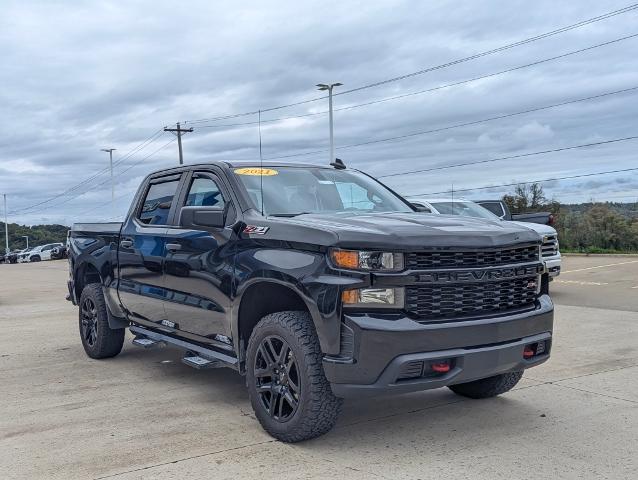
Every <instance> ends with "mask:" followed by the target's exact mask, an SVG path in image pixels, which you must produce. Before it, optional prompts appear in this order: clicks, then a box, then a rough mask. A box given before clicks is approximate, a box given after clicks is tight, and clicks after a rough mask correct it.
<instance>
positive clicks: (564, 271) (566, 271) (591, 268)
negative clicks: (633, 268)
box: [560, 260, 638, 275]
mask: <svg viewBox="0 0 638 480" xmlns="http://www.w3.org/2000/svg"><path fill="white" fill-rule="evenodd" d="M630 263H638V260H632V261H630V262H618V263H608V264H607V265H596V266H595V267H586V268H577V269H576V270H563V271H562V272H560V273H561V274H563V275H564V274H565V273H573V272H583V271H585V270H594V269H596V268H607V267H615V266H616V265H628V264H630Z"/></svg>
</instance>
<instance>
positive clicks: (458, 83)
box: [197, 33, 638, 128]
mask: <svg viewBox="0 0 638 480" xmlns="http://www.w3.org/2000/svg"><path fill="white" fill-rule="evenodd" d="M635 37H638V33H634V34H632V35H627V36H624V37H620V38H616V39H614V40H610V41H608V42H603V43H598V44H596V45H592V46H590V47H585V48H580V49H578V50H573V51H571V52H567V53H564V54H561V55H556V56H554V57H549V58H544V59H542V60H538V61H535V62H531V63H526V64H524V65H519V66H516V67H512V68H508V69H506V70H500V71H498V72H493V73H488V74H486V75H480V76H478V77H473V78H469V79H466V80H461V81H458V82H453V83H447V84H444V85H439V86H436V87H432V88H428V89H425V90H419V91H416V92H410V93H404V94H401V95H393V96H390V97H385V98H380V99H377V100H371V101H369V102H364V103H358V104H355V105H348V106H346V107H339V108H335V109H334V111H335V112H341V111H344V110H352V109H356V108H361V107H367V106H370V105H376V104H379V103H384V102H389V101H394V100H400V99H403V98H408V97H413V96H416V95H422V94H424V93H431V92H435V91H438V90H442V89H445V88H450V87H456V86H459V85H464V84H468V83H471V82H476V81H478V80H485V79H487V78H492V77H496V76H498V75H503V74H505V73H510V72H514V71H517V70H521V69H523V68H528V67H532V66H536V65H540V64H543V63H547V62H551V61H553V60H558V59H561V58H565V57H569V56H571V55H577V54H579V53H583V52H586V51H589V50H593V49H596V48H600V47H605V46H608V45H612V44H614V43H618V42H622V41H624V40H629V39H632V38H635ZM327 113H328V110H322V111H320V112H312V113H304V114H300V115H289V116H285V117H279V118H271V119H266V120H262V121H261V123H262V124H264V123H273V122H280V121H284V120H292V119H296V118H305V117H314V116H318V115H325V114H327ZM257 123H258V122H257V121H251V122H241V123H231V124H216V125H198V127H197V128H232V127H242V126H248V125H256V124H257Z"/></svg>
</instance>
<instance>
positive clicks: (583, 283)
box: [554, 280, 638, 288]
mask: <svg viewBox="0 0 638 480" xmlns="http://www.w3.org/2000/svg"><path fill="white" fill-rule="evenodd" d="M554 281H555V282H556V283H569V284H572V285H596V286H601V285H609V283H607V282H581V281H579V280H554ZM633 288H638V287H633Z"/></svg>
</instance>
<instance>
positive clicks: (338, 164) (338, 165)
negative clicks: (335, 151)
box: [330, 158, 346, 170]
mask: <svg viewBox="0 0 638 480" xmlns="http://www.w3.org/2000/svg"><path fill="white" fill-rule="evenodd" d="M330 165H332V166H333V167H335V168H336V169H337V170H344V169H345V168H346V164H345V163H343V161H342V160H341V159H340V158H335V161H334V162H330Z"/></svg>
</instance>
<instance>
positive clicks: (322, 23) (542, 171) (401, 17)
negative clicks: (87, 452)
mask: <svg viewBox="0 0 638 480" xmlns="http://www.w3.org/2000/svg"><path fill="white" fill-rule="evenodd" d="M624 6H625V3H622V2H620V1H613V2H606V3H605V4H604V5H602V4H600V2H594V1H585V2H575V3H571V4H560V3H557V2H551V1H549V0H542V1H539V2H534V3H533V4H530V3H529V2H523V1H522V0H520V1H509V2H505V1H491V2H488V3H487V4H481V5H475V4H472V3H467V4H460V5H459V4H458V2H451V1H449V2H436V3H433V2H407V1H393V2H383V3H379V4H374V3H371V2H325V1H323V2H292V1H287V2H276V3H275V4H272V3H270V4H265V3H263V2H256V1H249V2H241V3H237V2H230V1H227V2H205V1H199V2H191V3H189V5H188V8H186V7H183V8H176V6H175V4H174V3H168V2H136V3H133V2H128V3H121V2H115V1H104V2H99V3H78V2H70V1H63V0H58V1H54V2H48V1H47V2H45V1H40V2H28V3H26V2H18V1H17V0H15V1H9V2H5V4H3V16H2V18H0V41H1V42H2V45H3V50H2V53H0V61H1V62H2V63H1V64H2V66H3V67H2V69H0V85H2V88H1V89H0V104H2V105H3V115H2V117H0V191H2V192H7V193H8V194H9V202H10V211H17V212H16V213H15V214H13V215H12V216H11V219H10V220H11V221H15V222H20V223H39V222H62V223H67V224H69V223H72V222H74V221H88V220H103V219H106V218H109V217H111V216H113V213H112V210H111V208H110V206H108V205H106V206H103V204H105V203H107V202H108V200H109V196H110V187H109V184H108V183H106V184H104V185H102V186H97V185H98V184H100V183H102V182H104V181H106V180H107V179H108V176H107V175H104V174H103V175H100V176H98V177H97V178H96V179H95V180H94V181H92V182H90V183H89V184H87V185H84V186H82V187H80V188H78V189H77V190H74V191H73V192H72V194H71V195H66V196H62V197H60V198H59V199H56V200H55V201H53V202H50V203H48V204H46V205H44V206H43V207H41V208H37V209H32V210H26V211H22V212H21V211H20V209H23V208H25V207H28V206H29V205H33V204H35V203H38V202H41V201H43V200H45V199H47V198H49V197H51V196H53V195H57V194H60V193H62V192H64V191H65V190H67V189H68V188H70V187H73V186H74V185H75V184H77V183H78V182H80V181H81V180H83V179H85V178H88V177H89V176H91V175H93V174H94V173H96V172H99V171H100V170H103V169H104V168H105V167H106V165H107V156H106V154H104V153H103V152H100V151H99V149H100V148H103V147H106V146H113V147H116V148H117V149H118V150H117V152H116V157H115V158H116V161H117V159H118V158H120V157H121V156H122V155H124V154H125V153H126V152H128V151H129V150H131V149H132V148H134V147H136V146H137V145H138V144H139V143H140V142H142V141H143V140H144V139H145V138H147V137H149V136H150V135H151V134H152V133H153V132H155V131H157V130H158V129H160V128H161V127H162V126H163V125H165V124H168V123H174V122H175V121H178V120H182V121H184V120H189V119H199V118H207V117H216V116H220V115H226V114H232V113H237V112H244V111H252V110H256V109H258V108H262V109H263V108H268V107H272V106H276V105H280V104H286V103H291V102H296V101H299V100H303V99H308V98H314V97H317V96H320V94H319V93H318V92H316V91H315V90H314V87H313V86H314V84H315V83H317V82H328V81H341V82H343V83H344V84H345V86H344V87H343V89H346V88H354V87H357V86H360V85H364V84H368V83H373V82H376V81H379V80H383V79H385V78H388V77H393V76H397V75H401V74H404V73H408V72H410V71H415V70H419V69H422V68H427V67H428V66H433V65H437V64H440V63H445V62H447V61H450V60H454V59H457V58H461V57H465V56H468V55H472V54H474V53H477V52H480V51H482V50H488V49H490V48H494V47H498V46H500V45H504V44H507V43H511V42H514V41H517V40H520V39H523V38H526V37H529V36H533V35H537V34H539V33H543V32H546V31H549V30H552V29H554V28H558V27H561V26H564V25H567V24H570V23H574V22H576V21H579V20H582V19H585V18H589V17H592V16H594V15H597V14H601V13H604V12H606V11H610V10H613V9H617V8H622V7H624ZM637 18H638V14H637V13H629V14H625V15H621V16H617V17H614V18H611V19H609V20H605V21H602V22H599V23H597V24H594V25H590V26H587V27H584V28H581V29H577V30H574V31H571V32H567V33H565V34H561V35H559V36H555V37H552V38H548V39H545V40H542V41H539V42H534V43H530V44H528V45H525V46H523V47H519V48H515V49H511V50H507V51H504V52H501V53H499V54H496V55H492V56H488V57H484V58H481V59H478V60H476V61H472V62H467V63H463V64H459V65H456V66H454V67H450V68H446V69H442V70H437V71H435V72H431V73H429V74H426V75H421V76H417V77H413V78H410V79H406V80H404V81H400V82H395V83H391V84H388V85H384V86H381V87H377V88H372V89H368V90H363V91H360V92H355V93H353V94H349V95H339V96H337V97H336V98H335V106H336V107H337V108H339V107H347V106H353V105H356V104H358V103H363V102H369V101H371V100H377V99H381V98H385V97H388V96H393V95H401V94H404V93H410V92H414V91H419V90H424V89H428V88H434V87H437V86H440V85H444V84H447V83H453V82H459V81H462V80H465V79H469V78H473V77H476V76H480V75H486V74H489V73H492V72H496V71H500V70H504V69H508V68H512V67H516V66H519V65H523V64H526V63H529V62H533V61H537V60H541V59H544V58H547V57H549V56H553V55H560V54H562V53H566V52H569V51H572V50H576V49H579V48H585V47H588V46H591V45H594V44H597V43H602V42H605V41H609V40H613V39H615V38H618V37H621V36H624V35H630V34H633V33H637V32H636V31H634V30H635V25H636V19H637ZM637 44H638V39H631V40H627V41H625V42H620V43H617V44H614V45H609V46H606V47H601V48H599V49H594V50H590V51H588V52H584V53H582V54H578V55H573V56H570V57H567V58H564V59H561V60H556V61H553V62H547V63H544V64H541V65H537V66H534V67H530V68H524V69H520V70H517V71H515V72H510V73H507V74H503V75H500V76H496V77H492V78H488V79H484V80H480V81H476V82H471V83H466V84H463V85H459V86H456V87H450V88H445V89H440V90H437V91H434V92H430V93H425V94H421V95H415V96H410V97H406V98H403V99H400V100H396V101H390V102H383V103H378V104H375V105H370V106H367V107H362V108H354V109H350V110H343V111H338V112H337V113H336V116H335V127H336V142H337V146H344V145H350V144H355V143H361V142H367V141H370V140H376V139H381V138H387V137H394V136H401V135H407V134H411V133H414V132H418V131H423V130H432V129H438V128H443V127H446V126H450V125H454V124H458V123H464V122H471V121H475V120H479V119H483V118H487V117H492V116H496V115H501V114H505V113H512V112H516V111H521V110H525V109H529V108H534V107H537V106H542V105H549V104H552V103H556V102H561V101H565V100H570V99H576V98H580V97H586V96H589V95H596V94H599V93H603V92H607V91H612V90H617V89H622V88H628V87H633V86H638V65H637V64H636V62H635V54H634V52H635V50H636V47H637ZM343 89H342V90H343ZM637 95H638V93H636V92H629V93H625V94H622V95H617V96H610V97H605V98H601V99H597V100H592V101H589V102H583V103H578V104H573V105H568V106H563V107H559V108H555V109H549V110H543V111H539V112H534V113H530V114H525V115H520V116H515V117H510V118H507V119H502V120H496V121H491V122H485V123H478V124H475V125H471V126H467V127H463V128H454V129H449V130H443V131H439V132H436V133H429V134H424V135H418V136H413V137H410V138H406V139H404V140H400V141H399V140H397V141H391V142H384V143H376V144H371V145H366V146H361V147H358V148H342V149H339V150H338V156H339V157H340V158H343V159H344V160H345V161H346V163H347V164H349V165H351V166H354V167H357V168H361V169H364V170H367V171H369V172H370V173H372V174H375V175H384V174H387V173H394V172H401V171H406V170H413V169H419V168H428V167H436V166H446V165H452V164H456V163H464V162H471V161H480V160H485V159H490V158H495V157H501V156H508V155H517V154H521V153H525V152H533V151H538V150H546V149H552V148H561V147H566V146H570V145H576V144H581V143H589V142H595V141H600V140H606V139H611V138H619V137H624V136H630V135H636V134H637V132H638V131H637V130H636V127H635V124H636V122H635V118H637V114H638V102H636V96H637ZM326 106H327V105H326V102H325V101H320V102H314V103H308V104H305V105H300V106H296V107H292V108H287V109H282V110H277V111H274V112H269V113H265V114H264V117H263V118H264V119H265V120H268V119H273V118H279V117H286V116H291V115H303V114H307V113H314V112H320V111H324V110H325V109H326ZM254 120H256V118H255V116H248V117H239V118H235V119H228V120H223V121H219V122H210V123H209V125H213V124H215V125H218V124H220V125H225V124H226V125H228V124H236V123H244V122H251V121H254ZM204 125H205V124H193V126H194V127H195V132H193V133H192V134H189V135H188V136H186V137H185V138H184V149H185V157H186V160H187V162H202V161H207V160H223V159H231V160H232V159H254V158H258V142H257V140H258V137H257V129H256V126H255V125H245V126H235V127H220V128H203V126H204ZM262 133H263V140H264V154H265V156H266V157H277V156H283V155H290V154H296V153H299V152H308V151H314V150H323V149H326V148H327V147H328V142H327V118H326V116H325V115H316V116H309V117H304V118H298V119H290V120H286V121H281V122H272V123H265V124H264V126H263V130H262ZM170 139H171V137H170V136H168V134H165V135H163V136H162V137H161V138H159V139H157V141H155V142H153V143H152V144H150V145H148V147H147V148H145V149H143V150H142V151H140V152H139V153H137V154H136V155H133V156H132V157H131V158H129V159H127V160H125V161H123V162H121V164H119V165H118V166H117V167H116V174H117V175H118V176H117V177H116V179H117V186H116V196H117V200H116V209H115V212H116V213H117V214H122V213H124V212H125V211H126V208H127V206H128V202H129V201H130V198H131V197H132V195H133V192H134V190H135V188H136V186H137V184H138V183H139V181H140V179H141V178H142V177H143V176H144V175H145V174H147V173H148V172H149V171H151V170H153V169H157V168H163V167H166V166H170V165H173V164H175V163H176V162H177V152H176V145H175V144H174V143H173V144H171V145H168V146H167V147H166V148H165V149H163V150H160V151H159V152H158V153H157V154H155V155H153V156H151V157H149V158H148V159H146V160H144V161H142V159H143V158H144V157H145V156H147V155H149V154H150V153H152V152H153V151H155V150H157V149H159V148H160V147H161V146H162V145H163V144H165V143H166V142H168V141H169V140H170ZM635 150H636V141H628V142H625V143H618V144H610V145H606V146H599V147H591V148H587V149H578V150H571V151H565V152H558V153H554V154H549V155H543V156H536V157H528V158H526V159H517V160H512V161H502V162H494V163H488V164H483V165H476V166H468V167H462V168H450V169H446V170H439V171H435V172H427V173H423V174H415V175H407V176H398V177H391V178H388V179H386V181H387V183H388V184H389V185H390V186H391V187H393V188H394V189H396V190H398V191H400V192H404V193H406V194H414V193H428V192H438V191H442V190H447V189H450V188H451V187H452V185H453V186H454V188H455V189H464V188H472V187H477V186H488V185H499V184H503V183H512V182H516V181H530V180H537V179H544V178H554V177H562V176H570V175H578V174H581V173H589V172H597V171H605V170H613V169H622V168H631V167H634V166H635V165H636V163H635V153H634V152H635ZM290 160H291V161H304V162H311V163H326V162H327V153H318V154H312V155H307V156H300V157H294V158H291V159H290ZM134 162H140V164H139V165H138V166H135V167H133V168H131V169H130V170H128V171H126V172H125V173H121V172H123V171H124V169H126V168H128V167H130V166H131V165H132V164H133V163H134ZM545 187H546V190H547V192H548V194H549V196H554V197H555V198H557V199H559V200H562V199H564V200H565V201H572V202H577V201H585V200H588V199H590V198H592V197H594V198H596V199H597V200H605V199H606V198H608V199H616V198H619V197H624V196H626V197H631V196H632V195H637V196H638V193H637V188H638V175H637V174H636V173H623V174H617V175H604V176H598V177H586V178H581V179H573V180H562V181H555V182H549V183H546V184H545ZM509 190H511V188H501V187H494V188H492V189H484V190H478V191H468V192H464V193H463V195H465V196H467V197H469V198H478V197H489V196H492V197H493V196H498V195H501V194H503V193H505V192H507V191H509ZM79 194H82V195H79ZM76 195H79V196H77V198H74V196H76Z"/></svg>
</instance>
